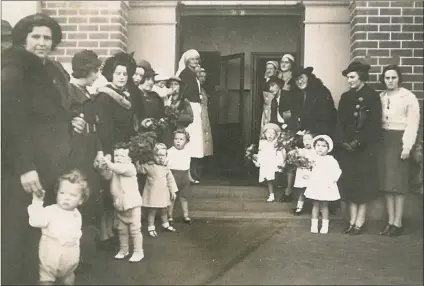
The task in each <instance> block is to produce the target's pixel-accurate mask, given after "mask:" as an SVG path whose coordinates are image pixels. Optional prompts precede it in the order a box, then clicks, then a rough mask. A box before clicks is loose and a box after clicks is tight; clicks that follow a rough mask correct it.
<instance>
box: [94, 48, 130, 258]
mask: <svg viewBox="0 0 424 286" xmlns="http://www.w3.org/2000/svg"><path fill="white" fill-rule="evenodd" d="M135 67H136V65H135V61H134V59H133V58H132V57H131V56H130V55H128V54H126V53H118V54H115V55H114V56H112V57H110V58H108V59H107V60H106V61H105V64H104V67H103V69H102V74H103V76H104V77H105V78H106V80H107V81H108V82H109V83H108V84H107V85H106V86H105V87H102V88H99V94H98V95H97V98H96V100H95V102H96V110H97V114H98V119H99V120H98V123H97V127H98V128H97V133H98V135H99V138H100V142H101V145H102V147H103V152H104V154H111V155H112V151H113V146H114V145H115V144H116V143H119V142H126V141H129V139H130V138H131V136H133V135H135V131H134V125H133V116H134V114H133V109H132V103H131V102H132V97H134V95H132V94H131V92H133V91H134V90H135V87H134V86H133V85H132V84H133V82H132V77H133V75H134V71H135ZM102 185H103V190H104V192H103V205H104V214H103V218H102V222H101V227H100V240H101V247H102V248H104V249H106V250H113V251H114V249H113V248H114V247H115V245H116V244H117V241H115V240H114V239H113V238H114V233H113V230H112V229H113V217H114V216H113V214H114V208H113V202H112V197H111V194H110V191H109V182H108V181H102Z"/></svg>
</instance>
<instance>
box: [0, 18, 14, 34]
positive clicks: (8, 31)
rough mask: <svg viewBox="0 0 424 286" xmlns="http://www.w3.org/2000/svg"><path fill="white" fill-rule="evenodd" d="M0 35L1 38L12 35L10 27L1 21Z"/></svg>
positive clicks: (4, 21)
mask: <svg viewBox="0 0 424 286" xmlns="http://www.w3.org/2000/svg"><path fill="white" fill-rule="evenodd" d="M1 35H2V36H11V35H12V26H11V25H10V23H9V22H7V21H6V20H1Z"/></svg>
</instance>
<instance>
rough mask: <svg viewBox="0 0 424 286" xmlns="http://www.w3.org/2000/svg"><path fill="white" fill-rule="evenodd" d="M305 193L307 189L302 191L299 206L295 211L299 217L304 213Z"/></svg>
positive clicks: (298, 200)
mask: <svg viewBox="0 0 424 286" xmlns="http://www.w3.org/2000/svg"><path fill="white" fill-rule="evenodd" d="M304 192H305V188H302V189H300V193H299V198H298V199H297V205H296V208H295V209H294V214H295V215H299V214H301V213H302V211H303V206H304V204H305V195H304V194H303V193H304Z"/></svg>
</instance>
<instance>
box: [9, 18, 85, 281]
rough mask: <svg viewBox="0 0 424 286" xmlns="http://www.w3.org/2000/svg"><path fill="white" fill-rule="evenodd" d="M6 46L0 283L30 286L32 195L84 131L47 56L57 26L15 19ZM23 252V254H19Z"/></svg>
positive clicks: (50, 184) (45, 186) (34, 275)
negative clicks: (10, 43)
mask: <svg viewBox="0 0 424 286" xmlns="http://www.w3.org/2000/svg"><path fill="white" fill-rule="evenodd" d="M12 38H13V47H11V48H9V49H7V50H5V51H3V53H2V73H1V77H2V96H1V103H2V105H1V106H2V113H1V115H2V200H1V201H2V217H3V218H7V219H4V220H2V245H5V246H7V247H3V248H2V253H1V255H2V284H9V285H10V284H15V285H16V284H21V283H24V284H28V283H29V284H35V283H36V282H37V280H38V255H37V244H38V241H39V235H40V232H39V230H38V229H32V228H30V227H29V225H28V213H27V206H28V205H29V204H30V203H31V199H32V194H37V195H39V194H41V193H42V192H43V190H44V191H45V192H46V197H45V201H46V202H45V203H46V204H47V205H48V204H52V203H54V202H55V198H56V195H55V192H54V185H55V183H56V180H57V178H58V177H59V176H60V175H62V174H63V173H64V172H65V171H66V168H67V166H68V158H69V152H70V148H71V146H70V142H71V132H72V131H73V132H76V133H80V132H82V130H83V129H84V127H85V121H84V120H83V119H82V118H79V117H75V118H72V113H71V112H70V109H69V107H70V106H69V103H70V94H69V75H68V74H67V72H66V71H65V70H64V69H63V67H62V65H61V64H60V63H58V62H55V61H52V60H50V59H49V58H48V56H49V55H50V53H51V52H52V51H53V50H54V49H55V48H56V47H57V45H59V43H60V42H61V40H62V29H61V27H60V25H59V24H58V23H57V22H56V20H54V19H52V18H50V17H49V16H47V15H44V14H34V15H30V16H27V17H25V18H23V19H21V20H20V21H19V22H18V23H17V24H16V25H15V27H14V28H13V30H12ZM22 254H24V255H22Z"/></svg>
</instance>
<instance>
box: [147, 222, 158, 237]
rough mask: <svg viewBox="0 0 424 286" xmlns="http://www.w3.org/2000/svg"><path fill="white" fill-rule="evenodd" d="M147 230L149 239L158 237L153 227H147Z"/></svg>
mask: <svg viewBox="0 0 424 286" xmlns="http://www.w3.org/2000/svg"><path fill="white" fill-rule="evenodd" d="M147 230H148V231H149V235H150V236H151V237H157V236H158V233H157V232H156V227H155V226H154V225H152V226H149V227H148V228H147Z"/></svg>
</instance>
